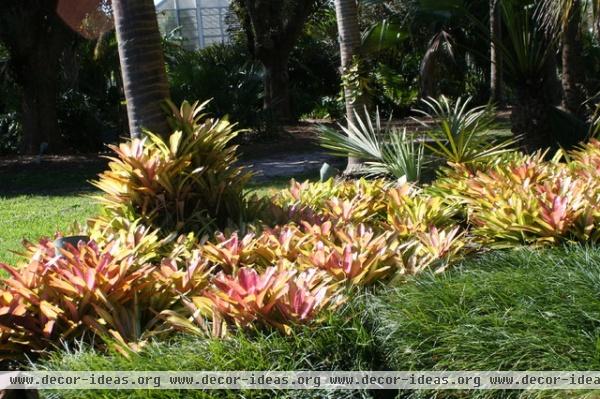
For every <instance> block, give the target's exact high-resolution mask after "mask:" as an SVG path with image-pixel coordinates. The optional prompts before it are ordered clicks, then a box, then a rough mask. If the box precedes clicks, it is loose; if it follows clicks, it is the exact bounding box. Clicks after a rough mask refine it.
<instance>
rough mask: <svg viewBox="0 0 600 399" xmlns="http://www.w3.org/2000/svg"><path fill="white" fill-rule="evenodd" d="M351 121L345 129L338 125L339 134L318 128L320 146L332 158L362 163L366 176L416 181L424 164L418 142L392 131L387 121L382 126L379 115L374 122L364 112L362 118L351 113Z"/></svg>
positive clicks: (400, 132) (329, 129) (401, 133)
mask: <svg viewBox="0 0 600 399" xmlns="http://www.w3.org/2000/svg"><path fill="white" fill-rule="evenodd" d="M355 118H356V123H352V122H351V121H348V126H347V127H346V126H343V125H339V127H340V129H341V130H342V132H339V131H337V130H336V129H332V128H330V127H327V126H322V127H321V128H320V132H321V134H320V136H319V139H320V141H321V146H323V147H324V148H326V149H328V150H329V151H330V152H331V153H332V154H333V155H336V156H340V157H348V156H351V157H356V158H359V159H362V160H364V167H363V169H362V171H361V172H362V173H365V174H367V175H375V176H388V177H393V178H396V179H401V178H405V179H406V180H408V181H411V182H417V181H419V179H420V178H421V170H422V168H423V165H424V164H425V159H424V156H423V144H422V142H421V141H420V140H418V139H417V138H413V137H409V136H408V135H407V134H406V130H403V131H398V130H397V129H394V128H393V127H392V126H391V120H390V121H388V123H387V124H382V122H381V117H380V115H379V111H377V112H376V113H375V120H372V119H371V117H369V116H368V114H367V113H366V112H365V116H364V117H363V116H361V115H359V114H358V113H355Z"/></svg>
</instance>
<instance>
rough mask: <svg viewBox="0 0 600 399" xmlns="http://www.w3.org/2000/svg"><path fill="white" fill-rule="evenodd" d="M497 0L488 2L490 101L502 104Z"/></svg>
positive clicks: (500, 32)
mask: <svg viewBox="0 0 600 399" xmlns="http://www.w3.org/2000/svg"><path fill="white" fill-rule="evenodd" d="M498 4H499V0H490V37H491V40H490V100H492V101H493V102H495V103H498V104H500V105H502V104H503V100H504V99H503V92H502V85H503V80H504V79H503V74H502V53H501V52H500V51H498V49H497V46H498V44H499V43H501V42H502V20H501V18H500V12H499V5H498Z"/></svg>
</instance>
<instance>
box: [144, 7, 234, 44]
mask: <svg viewBox="0 0 600 399" xmlns="http://www.w3.org/2000/svg"><path fill="white" fill-rule="evenodd" d="M229 2H230V0H155V5H156V12H157V13H158V24H159V26H160V29H161V31H162V33H163V34H165V33H169V32H171V31H172V30H173V29H176V28H178V27H180V30H179V34H180V35H181V37H182V38H183V44H184V46H185V47H186V48H190V49H198V48H204V47H206V46H208V45H210V44H213V43H225V42H227V41H228V40H229V37H228V34H227V28H228V25H227V23H228V20H230V19H231V18H226V17H227V16H228V15H229Z"/></svg>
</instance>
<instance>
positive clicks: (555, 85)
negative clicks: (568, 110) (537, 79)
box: [539, 52, 563, 106]
mask: <svg viewBox="0 0 600 399" xmlns="http://www.w3.org/2000/svg"><path fill="white" fill-rule="evenodd" d="M556 58H557V57H556V53H554V52H552V54H550V55H549V56H548V57H547V59H546V61H545V64H544V70H543V73H544V84H543V85H542V87H541V88H540V89H539V90H540V92H541V93H543V96H544V98H545V101H546V102H547V103H549V104H552V105H555V106H558V105H560V102H561V101H562V98H563V88H562V86H561V84H560V78H559V76H558V64H557V60H556Z"/></svg>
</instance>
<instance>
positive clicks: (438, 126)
mask: <svg viewBox="0 0 600 399" xmlns="http://www.w3.org/2000/svg"><path fill="white" fill-rule="evenodd" d="M422 102H423V104H424V105H425V108H426V110H423V109H417V110H415V112H417V113H419V114H421V115H423V116H424V117H426V118H427V119H429V120H431V121H433V122H430V121H425V120H423V119H417V118H413V119H415V120H416V121H417V122H418V123H420V124H421V125H423V126H424V127H425V128H427V129H428V130H427V131H428V136H429V137H428V138H429V139H430V140H431V141H430V142H429V143H426V144H425V146H426V147H427V148H428V149H429V150H431V151H432V152H433V154H435V155H437V156H439V157H441V158H444V159H446V160H447V161H449V162H452V163H470V162H475V161H479V160H482V159H485V158H489V157H492V156H497V155H499V154H502V153H504V152H507V151H510V150H511V147H512V146H513V145H514V144H515V143H516V141H517V139H509V140H505V141H501V142H500V143H495V140H494V137H493V136H492V135H491V134H490V130H491V128H492V127H493V126H494V119H495V114H494V112H493V111H494V109H493V107H491V106H479V107H472V108H470V107H469V104H470V102H471V98H467V99H466V100H463V99H461V98H458V99H457V100H456V101H455V102H454V104H453V103H452V101H450V100H449V99H448V98H447V97H445V96H442V97H440V98H439V99H437V100H436V99H434V98H431V97H430V98H427V99H423V100H422Z"/></svg>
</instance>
